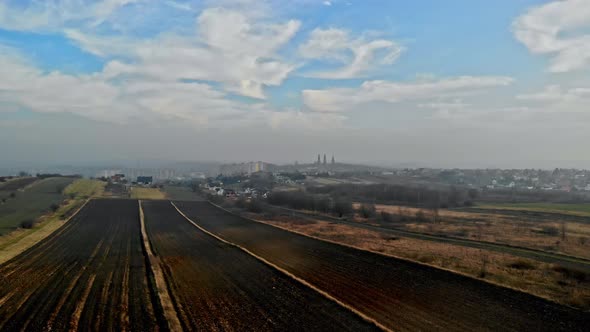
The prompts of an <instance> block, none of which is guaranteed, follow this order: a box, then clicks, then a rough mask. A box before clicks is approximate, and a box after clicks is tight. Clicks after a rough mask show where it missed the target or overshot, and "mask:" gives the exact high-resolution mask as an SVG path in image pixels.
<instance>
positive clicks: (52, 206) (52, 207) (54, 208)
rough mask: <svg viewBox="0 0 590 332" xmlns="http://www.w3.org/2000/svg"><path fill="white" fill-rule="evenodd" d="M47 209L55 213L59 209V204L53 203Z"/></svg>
mask: <svg viewBox="0 0 590 332" xmlns="http://www.w3.org/2000/svg"><path fill="white" fill-rule="evenodd" d="M49 209H50V210H51V211H52V212H55V211H57V209H59V204H55V203H53V204H51V205H50V206H49Z"/></svg>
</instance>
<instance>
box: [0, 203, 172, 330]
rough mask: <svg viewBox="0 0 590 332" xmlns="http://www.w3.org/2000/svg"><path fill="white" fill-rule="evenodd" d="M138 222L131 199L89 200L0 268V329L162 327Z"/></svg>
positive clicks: (149, 328) (133, 328) (127, 328)
mask: <svg viewBox="0 0 590 332" xmlns="http://www.w3.org/2000/svg"><path fill="white" fill-rule="evenodd" d="M138 219H139V212H138V210H137V201H135V200H91V201H90V202H89V203H88V204H87V205H86V206H85V207H84V209H83V210H81V211H80V212H79V213H78V214H77V215H76V216H75V217H74V218H73V219H72V220H71V221H70V222H69V223H68V224H67V225H66V226H67V227H63V228H61V229H60V231H59V232H56V233H54V234H52V235H51V236H50V237H48V238H46V239H45V240H43V241H42V242H40V243H38V244H37V245H36V246H34V247H32V248H31V249H29V251H27V252H26V253H23V254H22V255H19V256H17V257H15V258H14V259H13V260H12V261H11V262H10V264H5V265H0V276H2V283H0V296H2V298H3V299H5V303H4V304H3V305H2V306H1V307H0V317H2V320H3V322H0V324H1V325H0V331H19V330H23V329H26V330H30V331H42V330H49V329H51V330H54V331H56V330H57V331H62V330H67V329H70V328H77V329H78V330H84V331H89V330H111V331H112V330H116V331H119V330H134V331H152V330H161V329H166V327H165V326H162V325H160V322H159V321H158V320H157V318H156V316H158V315H159V314H158V312H157V311H156V310H154V305H153V303H152V291H151V290H150V283H149V282H147V277H148V270H147V267H146V260H145V257H144V255H143V251H142V247H141V244H142V242H141V240H140V239H141V238H140V227H139V226H140V225H139V224H138ZM14 270H18V272H14ZM25 272H26V276H27V277H26V278H15V277H14V276H16V275H20V274H23V273H25ZM10 273H12V274H11V277H9V278H7V277H5V276H6V275H7V274H10ZM132 281H133V282H132ZM10 293H13V294H12V295H9V294H10ZM122 308H126V310H125V311H126V312H127V313H126V314H125V315H126V317H128V318H125V322H121V314H122V310H121V309H122ZM72 317H74V320H72V319H71V318H72ZM158 317H159V316H158ZM70 322H71V323H72V325H71V326H70Z"/></svg>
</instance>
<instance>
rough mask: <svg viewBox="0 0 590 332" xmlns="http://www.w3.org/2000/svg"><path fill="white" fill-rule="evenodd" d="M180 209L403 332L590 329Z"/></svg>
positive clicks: (392, 262)
mask: <svg viewBox="0 0 590 332" xmlns="http://www.w3.org/2000/svg"><path fill="white" fill-rule="evenodd" d="M176 205H177V206H178V207H179V208H180V209H181V210H182V211H183V212H184V213H186V214H187V215H188V217H189V218H191V219H192V220H193V221H195V222H196V223H197V224H199V225H200V226H202V227H203V228H204V229H207V230H208V231H210V232H212V233H214V234H216V235H218V236H220V237H221V238H224V239H226V240H228V241H231V242H233V243H236V244H239V245H240V246H243V247H245V248H246V249H248V250H250V251H252V252H253V253H255V254H256V255H259V256H261V257H264V258H265V259H267V260H269V261H270V262H272V263H274V264H276V265H278V266H279V267H281V268H283V269H285V270H287V271H289V272H290V273H292V274H294V275H296V276H297V277H300V278H302V279H304V280H306V281H308V282H309V283H311V284H313V285H314V286H316V287H317V288H319V289H322V290H324V291H326V292H328V293H329V294H331V295H332V296H334V297H335V298H337V299H339V300H340V301H342V302H344V303H346V304H348V305H351V306H353V307H355V308H357V309H358V310H359V311H361V312H363V313H364V314H366V315H368V316H369V317H372V318H374V319H376V320H377V321H379V322H381V323H382V324H384V325H385V326H388V327H390V328H391V329H393V330H398V331H416V330H428V331H432V330H444V331H498V330H502V331H531V330H534V331H587V329H588V326H590V315H588V313H584V312H581V311H577V310H574V309H570V308H568V307H564V306H560V305H557V304H554V303H552V302H548V301H545V300H543V299H540V298H537V297H534V296H531V295H528V294H525V293H521V292H517V291H514V290H510V289H506V288H502V287H498V286H494V285H491V284H487V283H484V282H481V281H478V280H475V279H472V278H468V277H464V276H461V275H457V274H453V273H450V272H447V271H443V270H438V269H435V268H432V267H428V266H424V265H420V264H416V263H412V262H409V261H404V260H401V259H395V258H392V257H386V256H382V255H378V254H374V253H370V252H366V251H362V250H357V249H353V248H349V247H344V246H339V245H336V244H332V243H328V242H324V241H319V240H316V239H312V238H308V237H305V236H301V235H297V234H294V233H290V232H287V231H284V230H281V229H278V228H275V227H272V226H269V225H265V224H261V223H257V222H254V221H251V220H247V219H244V218H240V217H238V216H235V215H232V214H230V213H228V212H226V211H223V210H221V209H219V208H216V207H214V206H213V205H211V204H209V203H206V202H178V203H176Z"/></svg>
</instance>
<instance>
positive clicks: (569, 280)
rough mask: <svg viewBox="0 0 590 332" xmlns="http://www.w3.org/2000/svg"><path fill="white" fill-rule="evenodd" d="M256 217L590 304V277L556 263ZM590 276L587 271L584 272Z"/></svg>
mask: <svg viewBox="0 0 590 332" xmlns="http://www.w3.org/2000/svg"><path fill="white" fill-rule="evenodd" d="M257 219H258V220H260V221H263V222H266V223H269V224H272V225H275V226H278V227H282V228H285V229H288V230H291V231H296V232H300V233H303V234H307V235H311V236H315V237H318V238H322V239H326V240H330V241H335V242H339V243H342V244H346V245H350V246H353V247H356V248H359V249H363V250H369V251H373V252H378V253H382V254H385V255H391V256H395V257H400V258H404V259H409V260H413V261H418V262H421V263H425V264H428V265H431V266H435V267H439V268H444V269H447V270H451V271H454V272H458V273H461V274H465V275H468V276H471V277H475V278H483V279H485V280H487V281H489V282H493V283H496V284H499V285H503V286H507V287H510V288H514V289H518V290H522V291H524V292H527V293H531V294H534V295H537V296H541V297H544V298H547V299H551V300H554V301H556V302H559V303H563V304H567V305H572V306H576V307H579V308H584V309H590V280H588V278H586V279H583V278H581V277H580V275H577V276H576V274H575V273H569V274H568V273H567V272H564V271H563V270H561V269H560V267H556V266H554V265H552V264H547V263H542V262H538V261H534V260H531V259H524V258H519V257H516V256H512V255H508V254H502V253H496V252H492V251H486V250H480V249H474V248H466V247H462V246H455V245H449V244H444V243H437V242H430V241H422V240H416V239H408V238H398V237H394V236H391V235H386V234H383V233H380V232H377V231H370V230H365V229H358V228H355V227H351V226H346V225H341V224H334V223H330V222H327V221H321V220H302V219H296V218H292V217H287V216H279V217H275V218H272V219H269V218H266V219H262V218H261V217H260V216H257ZM586 277H588V276H586Z"/></svg>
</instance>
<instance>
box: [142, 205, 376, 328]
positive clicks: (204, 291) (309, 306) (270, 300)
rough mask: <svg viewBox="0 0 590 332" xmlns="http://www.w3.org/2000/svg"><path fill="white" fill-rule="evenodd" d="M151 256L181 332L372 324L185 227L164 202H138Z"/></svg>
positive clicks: (310, 290) (233, 250) (353, 326)
mask: <svg viewBox="0 0 590 332" xmlns="http://www.w3.org/2000/svg"><path fill="white" fill-rule="evenodd" d="M142 206H143V210H144V213H145V224H146V229H147V232H148V237H149V238H150V243H151V246H152V248H153V250H154V253H155V255H156V256H157V257H158V258H159V260H160V261H161V264H162V265H163V269H164V273H165V276H166V279H167V282H168V285H169V289H170V290H171V293H172V297H173V300H174V302H175V307H176V310H177V312H178V316H179V319H180V321H181V323H182V325H183V327H184V328H185V329H186V330H190V331H192V330H236V331H244V330H252V331H267V330H289V329H293V328H296V329H297V330H301V331H305V330H323V331H326V330H333V331H346V330H350V331H362V330H372V329H375V327H374V326H373V325H371V324H369V323H366V322H365V321H363V320H361V319H360V318H359V317H358V316H356V315H355V314H353V313H352V312H350V311H348V310H346V309H344V308H343V307H341V306H339V305H338V304H336V303H335V302H332V301H330V300H328V299H326V298H324V297H322V296H321V295H320V294H319V293H317V292H315V291H314V290H312V289H310V288H308V287H306V286H304V285H303V284H301V283H299V282H297V281H295V280H293V279H290V278H289V277H287V276H286V275H284V274H283V273H281V272H279V271H277V270H274V269H273V268H271V267H269V266H267V265H265V264H264V263H262V262H260V261H258V260H257V259H255V258H254V257H252V256H250V255H248V254H247V253H245V252H243V251H242V250H240V249H239V248H237V247H234V246H231V245H229V244H226V243H224V242H222V241H220V240H218V239H215V238H214V237H212V236H210V235H207V234H206V233H204V232H202V231H201V230H199V229H198V228H196V227H195V226H194V225H192V224H190V223H189V222H188V221H187V220H186V219H185V218H184V217H182V216H181V215H180V214H179V213H178V211H176V209H175V208H174V207H173V206H172V205H171V204H170V202H167V201H144V202H142Z"/></svg>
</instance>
